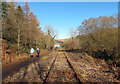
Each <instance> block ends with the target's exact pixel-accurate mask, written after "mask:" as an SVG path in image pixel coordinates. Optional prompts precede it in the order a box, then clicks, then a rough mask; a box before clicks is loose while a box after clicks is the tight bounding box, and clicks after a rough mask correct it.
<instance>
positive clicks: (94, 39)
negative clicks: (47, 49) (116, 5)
mask: <svg viewBox="0 0 120 84" xmlns="http://www.w3.org/2000/svg"><path fill="white" fill-rule="evenodd" d="M76 33H77V34H75V31H74V32H73V33H72V34H71V35H72V36H71V37H72V38H71V39H70V40H68V41H67V42H65V43H64V46H65V48H67V49H71V50H75V49H76V50H78V51H84V52H86V53H88V54H90V55H92V56H93V57H95V58H100V59H104V60H106V61H108V62H109V63H111V64H114V65H120V54H119V51H118V49H119V45H118V17H117V16H100V17H97V18H90V19H88V20H84V21H83V22H82V24H81V25H80V26H79V27H78V28H77V29H76Z"/></svg>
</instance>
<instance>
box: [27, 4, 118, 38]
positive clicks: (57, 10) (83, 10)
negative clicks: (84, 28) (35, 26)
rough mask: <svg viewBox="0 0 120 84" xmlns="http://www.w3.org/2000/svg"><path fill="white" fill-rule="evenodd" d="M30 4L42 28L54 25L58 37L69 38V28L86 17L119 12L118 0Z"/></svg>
mask: <svg viewBox="0 0 120 84" xmlns="http://www.w3.org/2000/svg"><path fill="white" fill-rule="evenodd" d="M29 5H30V9H31V10H32V11H33V12H34V14H35V15H36V16H37V18H38V20H39V22H40V26H41V27H42V29H44V28H45V26H46V25H47V24H50V25H52V27H53V28H54V29H55V31H57V32H58V36H57V39H65V38H69V30H70V29H71V28H73V29H76V28H77V27H78V26H79V25H80V24H81V23H82V21H84V20H85V19H89V18H90V17H99V16H111V15H114V14H117V13H118V3H117V2H29Z"/></svg>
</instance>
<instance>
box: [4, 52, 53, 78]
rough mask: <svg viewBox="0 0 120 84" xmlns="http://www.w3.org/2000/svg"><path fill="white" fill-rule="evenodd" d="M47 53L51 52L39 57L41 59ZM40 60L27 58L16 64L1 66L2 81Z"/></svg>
mask: <svg viewBox="0 0 120 84" xmlns="http://www.w3.org/2000/svg"><path fill="white" fill-rule="evenodd" d="M49 53H51V52H46V53H42V54H41V57H43V56H44V55H46V54H49ZM41 57H40V58H41ZM40 58H37V57H28V58H25V59H21V60H18V61H16V62H13V63H10V64H6V65H3V66H2V79H4V78H5V77H7V76H8V75H11V74H13V73H15V72H17V71H18V70H19V69H20V68H22V67H25V66H27V65H28V64H30V63H32V62H35V61H38V60H39V59H40Z"/></svg>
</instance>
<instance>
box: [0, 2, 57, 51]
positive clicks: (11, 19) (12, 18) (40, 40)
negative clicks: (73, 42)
mask: <svg viewBox="0 0 120 84" xmlns="http://www.w3.org/2000/svg"><path fill="white" fill-rule="evenodd" d="M0 4H1V7H0V10H1V12H2V13H1V16H2V39H3V40H5V41H6V44H7V47H6V48H15V50H19V51H21V52H22V51H23V52H27V51H28V50H29V49H30V48H31V47H33V48H36V47H39V48H41V49H45V48H48V47H51V46H53V45H51V44H54V38H55V36H53V35H51V34H52V33H53V32H50V31H48V30H49V28H47V33H45V32H43V31H42V30H41V29H42V28H41V27H40V23H39V21H38V19H37V17H36V15H35V14H34V13H33V12H32V11H31V10H30V7H29V4H28V3H27V2H26V3H25V4H24V6H21V5H19V4H18V3H15V2H0ZM50 43H51V44H50Z"/></svg>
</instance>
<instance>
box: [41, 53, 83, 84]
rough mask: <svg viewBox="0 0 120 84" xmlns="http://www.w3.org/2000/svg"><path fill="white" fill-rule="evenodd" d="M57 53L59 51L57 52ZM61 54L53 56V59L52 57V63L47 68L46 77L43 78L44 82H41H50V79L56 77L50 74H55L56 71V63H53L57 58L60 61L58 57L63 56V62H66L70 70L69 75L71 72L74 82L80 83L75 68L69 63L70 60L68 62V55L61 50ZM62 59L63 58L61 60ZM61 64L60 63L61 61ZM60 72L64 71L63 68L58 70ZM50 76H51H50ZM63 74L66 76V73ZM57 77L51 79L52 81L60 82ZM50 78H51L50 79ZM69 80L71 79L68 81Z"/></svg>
mask: <svg viewBox="0 0 120 84" xmlns="http://www.w3.org/2000/svg"><path fill="white" fill-rule="evenodd" d="M58 53H59V52H58ZM60 55H61V54H57V56H56V57H55V59H54V61H53V63H52V65H51V67H50V69H49V72H48V74H47V76H46V78H45V80H44V82H43V84H46V83H48V82H51V80H54V78H56V77H53V76H52V75H54V74H56V72H57V70H56V69H57V67H56V66H57V64H55V63H57V61H58V60H59V61H60V59H61V58H63V59H64V60H65V61H64V62H66V64H67V68H68V69H69V71H70V75H71V73H72V76H73V77H74V78H73V79H75V82H76V83H79V84H80V83H82V82H81V81H80V78H79V77H78V75H77V73H76V72H75V70H74V67H73V66H72V65H71V62H70V60H69V59H68V56H67V55H66V53H65V52H62V55H61V56H60ZM62 61H63V60H62ZM60 62H61V61H60ZM61 64H62V62H61ZM62 66H64V65H63V64H62ZM54 70H56V72H54ZM60 72H61V73H62V72H64V73H65V71H64V70H60ZM51 73H53V74H51ZM57 75H58V76H59V77H60V74H57ZM51 76H52V77H51ZM64 76H66V75H64ZM59 77H57V80H54V81H52V82H61V81H59V80H58V79H59ZM51 78H52V79H51ZM64 82H69V80H68V81H64ZM70 82H71V81H70Z"/></svg>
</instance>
